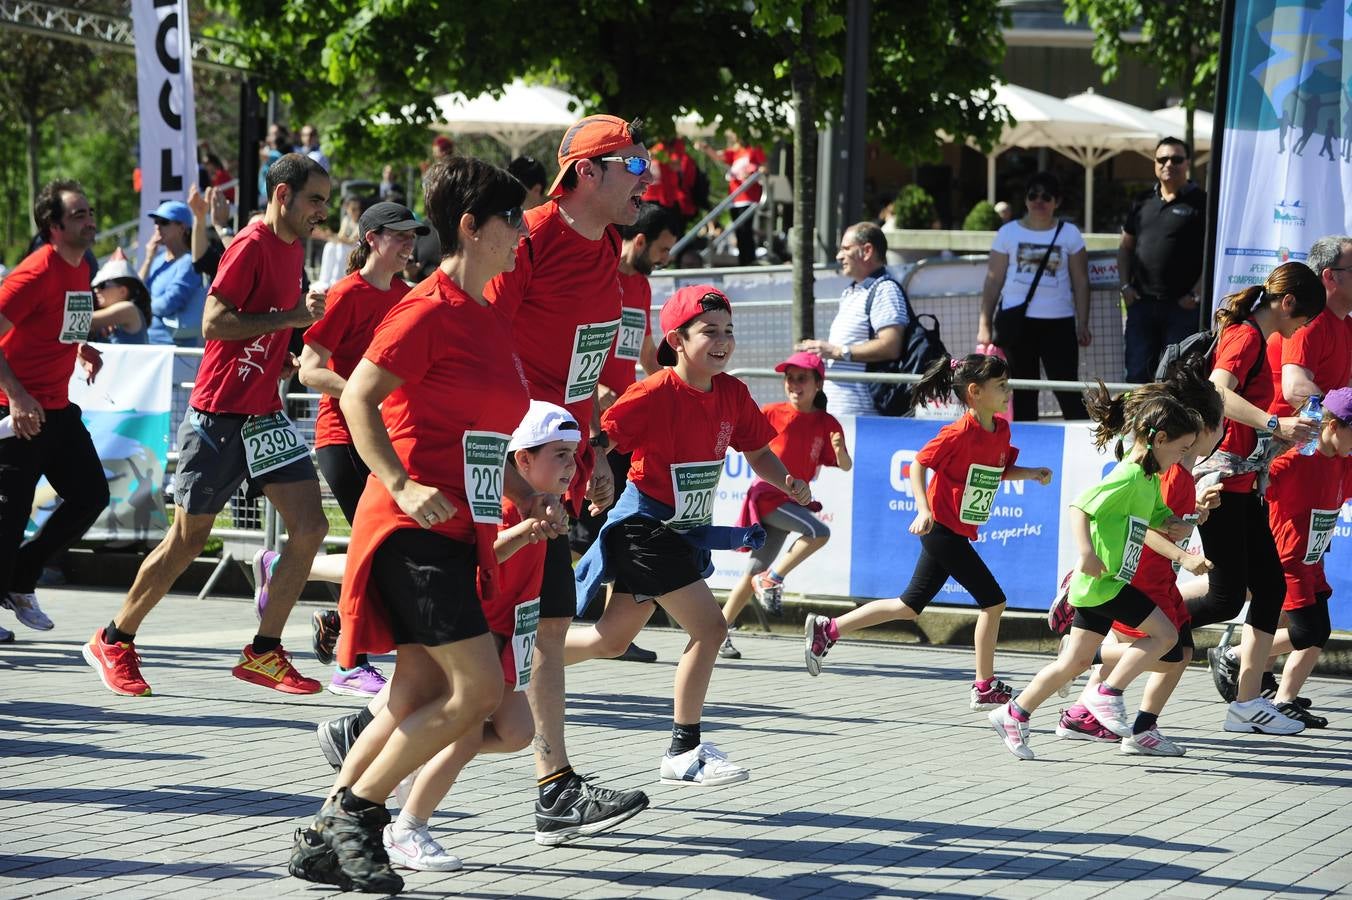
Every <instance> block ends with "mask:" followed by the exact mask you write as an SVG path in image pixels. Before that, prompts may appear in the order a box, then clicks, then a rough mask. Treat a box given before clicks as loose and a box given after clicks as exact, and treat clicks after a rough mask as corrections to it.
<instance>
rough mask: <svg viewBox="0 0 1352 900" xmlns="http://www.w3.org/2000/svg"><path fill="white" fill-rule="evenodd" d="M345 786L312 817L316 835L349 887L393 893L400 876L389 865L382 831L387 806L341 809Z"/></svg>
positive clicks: (401, 884)
mask: <svg viewBox="0 0 1352 900" xmlns="http://www.w3.org/2000/svg"><path fill="white" fill-rule="evenodd" d="M348 793H349V791H348V789H347V788H342V789H340V790H339V792H338V796H337V797H336V798H335V801H336V802H334V803H332V804H326V805H325V808H324V809H322V810H320V812H319V817H318V818H317V819H316V820H315V824H316V825H317V826H318V827H317V828H316V830H317V831H318V832H319V836H320V838H322V839H323V841H324V843H325V844H326V845H328V848H329V849H330V850H332V851H333V853H334V855H335V856H336V857H337V862H338V870H339V872H340V873H341V874H342V877H344V878H346V879H347V881H348V882H349V883H350V884H351V889H352V890H354V891H360V892H362V893H366V894H397V893H399V892H400V891H402V890H403V889H404V879H402V878H400V877H399V875H398V874H397V873H396V872H395V871H394V869H392V868H390V857H389V854H388V853H386V852H385V841H384V838H383V833H384V830H385V826H386V825H388V824H390V813H389V810H387V809H385V807H383V806H372V807H369V808H367V809H364V810H362V811H361V812H356V813H350V812H348V811H347V810H345V809H343V804H342V801H343V798H344V797H345V796H347V794H348Z"/></svg>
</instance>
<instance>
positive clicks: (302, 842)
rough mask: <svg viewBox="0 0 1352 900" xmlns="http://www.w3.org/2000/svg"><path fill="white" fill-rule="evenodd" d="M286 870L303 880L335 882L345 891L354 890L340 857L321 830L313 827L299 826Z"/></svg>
mask: <svg viewBox="0 0 1352 900" xmlns="http://www.w3.org/2000/svg"><path fill="white" fill-rule="evenodd" d="M286 870H287V871H288V872H290V873H291V874H292V875H293V876H295V877H296V878H299V879H301V880H303V881H313V882H314V883H315V884H333V885H337V886H338V887H339V888H340V889H342V890H344V891H350V890H352V885H351V883H350V882H349V881H348V880H347V876H346V875H344V874H343V870H342V869H341V868H339V867H338V857H337V855H336V854H334V852H333V851H332V850H330V849H329V845H328V844H326V843H324V839H323V838H322V837H320V836H319V832H318V831H315V830H314V829H313V828H297V829H296V836H295V839H294V840H293V841H292V842H291V859H290V860H289V861H288V862H287V864H286Z"/></svg>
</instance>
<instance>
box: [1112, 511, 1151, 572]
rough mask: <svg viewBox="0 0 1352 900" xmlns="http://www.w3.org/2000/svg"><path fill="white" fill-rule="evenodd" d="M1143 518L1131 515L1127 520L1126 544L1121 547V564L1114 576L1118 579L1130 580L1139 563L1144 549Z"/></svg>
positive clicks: (1144, 523)
mask: <svg viewBox="0 0 1352 900" xmlns="http://www.w3.org/2000/svg"><path fill="white" fill-rule="evenodd" d="M1146 527H1147V526H1146V522H1145V519H1138V518H1136V517H1135V516H1132V517H1131V518H1130V519H1128V520H1127V546H1126V547H1124V548H1123V549H1122V565H1121V566H1119V567H1118V569H1117V575H1116V576H1115V577H1116V578H1117V580H1118V581H1128V582H1129V581H1131V580H1132V579H1133V578H1135V577H1136V569H1137V568H1139V567H1140V565H1141V551H1142V550H1144V549H1145V531H1146Z"/></svg>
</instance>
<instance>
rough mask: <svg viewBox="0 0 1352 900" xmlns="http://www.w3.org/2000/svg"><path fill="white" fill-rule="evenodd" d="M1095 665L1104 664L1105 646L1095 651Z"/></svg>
mask: <svg viewBox="0 0 1352 900" xmlns="http://www.w3.org/2000/svg"><path fill="white" fill-rule="evenodd" d="M1094 665H1096V666H1101V665H1103V648H1102V647H1100V648H1099V649H1097V650H1095V651H1094Z"/></svg>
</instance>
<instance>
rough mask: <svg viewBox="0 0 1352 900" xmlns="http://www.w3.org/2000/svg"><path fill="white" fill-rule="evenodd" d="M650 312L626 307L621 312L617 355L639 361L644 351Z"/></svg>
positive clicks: (617, 336) (616, 342)
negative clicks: (645, 326)
mask: <svg viewBox="0 0 1352 900" xmlns="http://www.w3.org/2000/svg"><path fill="white" fill-rule="evenodd" d="M647 320H648V314H647V313H645V312H644V311H643V310H641V309H630V308H628V307H625V309H624V311H623V312H622V313H621V314H620V330H619V333H618V334H617V335H616V337H615V355H616V356H617V357H619V358H620V359H627V360H629V361H631V362H638V359H639V356H640V355H641V354H642V352H643V332H644V330H645V329H644V327H643V326H644V325H645V324H646V322H647Z"/></svg>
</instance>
